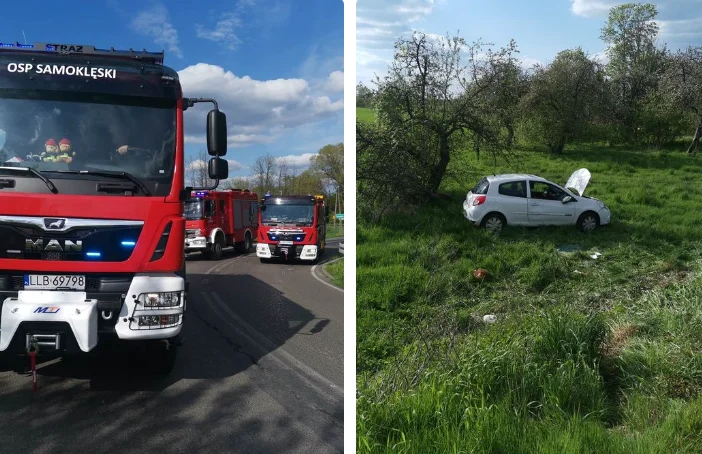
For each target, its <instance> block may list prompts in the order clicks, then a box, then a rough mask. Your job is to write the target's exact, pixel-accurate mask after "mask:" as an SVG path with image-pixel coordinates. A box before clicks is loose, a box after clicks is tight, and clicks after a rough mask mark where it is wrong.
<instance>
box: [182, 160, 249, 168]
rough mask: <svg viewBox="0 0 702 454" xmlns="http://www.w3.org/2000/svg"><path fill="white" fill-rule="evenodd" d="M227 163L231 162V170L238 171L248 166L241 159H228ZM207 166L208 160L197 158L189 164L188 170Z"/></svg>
mask: <svg viewBox="0 0 702 454" xmlns="http://www.w3.org/2000/svg"><path fill="white" fill-rule="evenodd" d="M227 164H229V166H228V167H229V170H233V171H237V170H241V169H244V168H246V166H244V165H243V164H242V163H240V162H239V161H235V160H234V159H227ZM206 168H207V162H205V161H203V160H202V159H196V160H194V161H192V162H191V163H190V164H188V170H193V169H206Z"/></svg>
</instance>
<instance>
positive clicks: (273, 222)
mask: <svg viewBox="0 0 702 454" xmlns="http://www.w3.org/2000/svg"><path fill="white" fill-rule="evenodd" d="M326 215H327V206H326V204H325V203H324V197H323V196H321V195H317V196H312V195H285V196H270V195H266V196H265V198H264V199H263V200H261V207H260V216H259V229H258V244H257V245H256V255H257V256H258V257H259V258H260V259H261V262H266V261H268V260H269V259H272V258H283V259H285V260H292V259H299V260H308V261H316V260H318V259H319V257H320V256H321V255H322V254H323V253H324V249H325V243H326V236H327V223H326Z"/></svg>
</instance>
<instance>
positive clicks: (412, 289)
mask: <svg viewBox="0 0 702 454" xmlns="http://www.w3.org/2000/svg"><path fill="white" fill-rule="evenodd" d="M491 164H492V163H490V162H488V161H487V160H481V161H478V160H476V158H475V157H474V156H473V155H471V154H468V153H466V154H464V155H462V156H461V157H460V158H459V159H456V160H455V161H454V162H453V163H452V165H451V170H452V171H454V172H456V173H458V174H459V175H462V178H460V179H453V180H447V181H446V182H445V184H444V187H443V188H442V189H443V190H444V191H445V192H447V193H449V194H450V195H451V199H450V200H448V201H443V202H437V203H433V204H431V205H427V206H424V207H422V208H421V209H418V210H416V212H413V213H404V214H401V215H396V216H394V217H391V218H389V219H386V220H385V221H383V223H382V224H381V225H374V226H367V225H363V224H359V225H358V227H357V374H358V389H359V391H358V396H359V397H358V421H357V442H358V446H359V450H360V451H361V452H371V451H372V452H385V451H388V452H389V451H392V452H417V453H420V452H485V453H488V452H510V453H512V452H514V453H521V452H524V453H527V452H528V453H531V452H554V453H555V452H593V453H594V452H597V453H599V452H612V453H618V452H622V453H623V452H635V453H638V452H642V453H643V452H646V453H648V452H661V453H663V452H702V435H700V434H702V430H701V429H702V398H701V397H700V390H701V389H702V356H701V355H699V352H700V351H701V349H702V305H700V301H702V281H701V280H700V279H699V278H698V277H697V276H698V275H699V271H700V268H701V266H700V265H701V264H702V247H700V240H702V229H701V228H700V227H701V226H700V222H699V219H702V218H700V217H699V214H698V213H699V209H700V206H702V203H701V202H702V186H700V184H699V183H698V181H699V179H700V175H702V164H701V163H700V162H699V161H698V160H696V159H693V158H689V157H687V156H685V155H684V153H678V152H670V151H637V150H627V149H621V148H609V147H600V146H597V145H587V146H585V145H582V146H577V147H573V148H571V149H570V150H568V151H567V152H566V153H565V154H564V155H563V156H560V157H552V156H547V155H545V154H543V153H539V152H535V151H523V152H522V153H521V157H520V164H514V163H513V164H506V163H503V162H498V164H497V165H496V166H494V165H491ZM581 167H586V168H588V169H589V170H590V171H591V173H592V180H591V181H590V184H589V186H588V188H587V190H586V195H590V196H593V197H597V198H599V199H601V200H602V201H604V202H605V203H606V204H607V205H608V206H609V207H610V208H611V210H612V213H613V220H612V224H611V225H610V226H608V227H605V228H602V229H601V230H599V231H597V232H595V233H593V234H589V235H588V234H582V233H580V232H578V231H577V230H576V229H575V228H574V227H548V228H537V229H528V228H515V227H512V228H507V229H506V230H504V231H503V233H502V234H501V235H500V236H499V237H495V236H492V235H489V234H487V233H486V232H484V231H482V230H479V229H476V228H474V227H472V226H470V225H468V223H467V222H466V221H465V220H464V219H463V217H462V214H461V202H462V199H463V198H464V197H465V193H466V192H467V191H468V189H469V188H470V187H472V186H473V185H474V184H475V183H476V182H477V180H478V179H479V178H480V177H481V176H483V175H486V174H491V173H503V172H504V173H506V172H510V173H511V172H524V173H534V174H538V175H541V176H543V177H546V178H549V179H551V180H553V181H555V182H559V183H565V181H566V180H567V178H568V177H569V176H570V174H571V173H572V172H573V171H574V170H576V169H578V168H581ZM565 245H575V246H576V248H577V251H576V252H574V253H571V254H562V253H559V252H558V248H559V247H561V246H565ZM593 252H600V253H601V254H602V255H601V257H599V258H598V259H592V258H591V257H590V255H591V254H592V253H593ZM479 267H480V268H485V269H487V270H488V272H489V277H488V278H487V279H486V280H484V281H480V282H479V281H477V280H475V279H474V278H473V277H472V271H473V270H474V269H476V268H479ZM485 314H495V315H496V316H497V322H495V323H494V324H485V323H483V321H482V316H483V315H485Z"/></svg>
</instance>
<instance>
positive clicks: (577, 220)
mask: <svg viewBox="0 0 702 454" xmlns="http://www.w3.org/2000/svg"><path fill="white" fill-rule="evenodd" d="M590 177H591V175H590V172H589V171H588V170H587V169H579V170H576V171H575V172H574V173H573V174H572V175H571V176H570V178H569V179H568V182H567V183H566V184H565V187H563V186H559V185H557V184H556V183H553V182H551V181H548V180H546V179H545V178H542V177H539V176H536V175H527V174H502V175H492V176H487V177H484V178H483V179H481V180H480V181H479V182H478V184H477V185H475V187H474V188H473V189H471V190H470V191H469V192H468V194H467V196H466V199H465V201H464V202H463V215H464V216H465V218H466V219H468V221H470V222H471V223H472V224H474V225H478V226H481V227H484V228H486V229H488V230H490V231H492V232H494V233H499V232H500V231H501V230H502V228H503V227H504V226H506V225H523V226H543V225H575V226H577V227H578V228H579V229H580V230H582V231H583V232H591V231H593V230H595V229H596V228H597V227H599V226H602V225H607V224H609V223H610V221H611V212H610V210H609V208H607V206H605V204H604V203H603V202H601V201H600V200H598V199H595V198H592V197H587V196H584V195H583V192H584V191H585V188H586V187H587V184H588V182H589V181H590ZM566 188H567V189H566Z"/></svg>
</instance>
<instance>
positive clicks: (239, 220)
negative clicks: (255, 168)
mask: <svg viewBox="0 0 702 454" xmlns="http://www.w3.org/2000/svg"><path fill="white" fill-rule="evenodd" d="M257 233H258V196H257V195H256V193H255V192H251V191H249V190H248V189H244V190H241V189H229V190H226V191H195V192H193V193H192V196H191V197H190V199H188V200H187V201H186V202H185V235H186V238H185V252H186V253H188V252H195V251H201V252H202V253H203V255H204V256H205V258H207V259H210V260H212V259H214V260H219V259H221V258H222V254H223V249H224V248H225V247H235V248H236V249H238V250H239V252H244V253H245V252H249V251H250V250H251V245H252V244H253V239H254V238H256V235H257Z"/></svg>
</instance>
